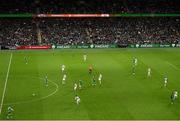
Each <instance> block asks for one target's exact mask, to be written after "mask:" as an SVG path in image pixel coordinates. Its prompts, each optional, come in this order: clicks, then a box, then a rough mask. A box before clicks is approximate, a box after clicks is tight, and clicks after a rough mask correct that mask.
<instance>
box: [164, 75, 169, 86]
mask: <svg viewBox="0 0 180 121" xmlns="http://www.w3.org/2000/svg"><path fill="white" fill-rule="evenodd" d="M167 83H168V78H167V77H164V87H166V86H167Z"/></svg>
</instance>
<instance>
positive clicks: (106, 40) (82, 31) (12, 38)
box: [0, 17, 180, 46]
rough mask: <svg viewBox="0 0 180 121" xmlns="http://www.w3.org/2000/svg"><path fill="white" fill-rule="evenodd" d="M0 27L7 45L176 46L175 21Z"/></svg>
mask: <svg viewBox="0 0 180 121" xmlns="http://www.w3.org/2000/svg"><path fill="white" fill-rule="evenodd" d="M0 26H1V27H2V28H3V29H1V30H0V42H1V43H2V45H11V46H14V45H37V44H39V43H41V44H42V45H49V44H59V45H79V44H114V43H116V44H136V43H139V44H145V43H148V44H152V43H155V44H162V43H166V44H170V43H180V22H179V18H167V17H166V18H98V19H97V18H64V19H62V18H61V19H22V18H21V19H0ZM39 40H40V42H39Z"/></svg>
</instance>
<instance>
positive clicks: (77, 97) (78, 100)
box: [74, 95, 81, 105]
mask: <svg viewBox="0 0 180 121" xmlns="http://www.w3.org/2000/svg"><path fill="white" fill-rule="evenodd" d="M74 100H75V101H76V104H77V105H79V103H80V102H81V99H80V97H79V96H77V95H76V96H75V98H74Z"/></svg>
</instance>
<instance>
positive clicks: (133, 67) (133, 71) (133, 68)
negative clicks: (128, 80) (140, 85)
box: [132, 65, 135, 75]
mask: <svg viewBox="0 0 180 121" xmlns="http://www.w3.org/2000/svg"><path fill="white" fill-rule="evenodd" d="M132 74H133V75H135V65H133V66H132Z"/></svg>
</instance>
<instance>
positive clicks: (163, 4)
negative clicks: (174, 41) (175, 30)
mask: <svg viewBox="0 0 180 121" xmlns="http://www.w3.org/2000/svg"><path fill="white" fill-rule="evenodd" d="M14 3H16V4H14ZM179 6H180V1H179V0H113V1H110V2H109V0H74V1H73V0H64V1H60V0H50V1H42V0H31V1H29V0H21V1H20V0H1V1H0V8H1V9H0V13H179V12H180V7H179Z"/></svg>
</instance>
